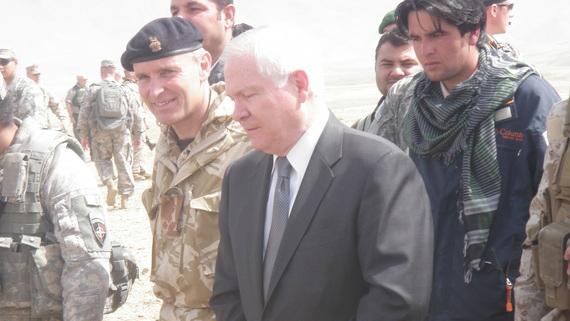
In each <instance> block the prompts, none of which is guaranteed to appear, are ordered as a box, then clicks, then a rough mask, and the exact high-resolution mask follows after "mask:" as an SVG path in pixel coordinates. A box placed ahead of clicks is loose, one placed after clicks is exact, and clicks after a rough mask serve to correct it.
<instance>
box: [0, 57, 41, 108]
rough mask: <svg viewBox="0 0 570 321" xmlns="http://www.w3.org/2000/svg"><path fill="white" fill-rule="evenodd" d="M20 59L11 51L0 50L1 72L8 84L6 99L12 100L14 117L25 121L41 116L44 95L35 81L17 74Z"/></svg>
mask: <svg viewBox="0 0 570 321" xmlns="http://www.w3.org/2000/svg"><path fill="white" fill-rule="evenodd" d="M17 68H18V59H17V58H16V54H15V53H14V52H13V51H12V50H10V49H0V72H1V73H2V77H3V78H4V82H5V83H6V95H5V97H4V99H9V100H12V102H11V103H10V104H11V105H13V106H14V108H15V109H14V116H15V117H17V118H19V119H25V118H26V117H28V116H33V117H35V116H36V114H41V112H39V110H40V109H41V108H43V103H44V100H43V94H42V91H41V89H40V87H38V85H36V84H35V83H34V82H33V81H31V80H30V79H28V78H26V77H22V76H20V75H18V74H17V73H16V70H17Z"/></svg>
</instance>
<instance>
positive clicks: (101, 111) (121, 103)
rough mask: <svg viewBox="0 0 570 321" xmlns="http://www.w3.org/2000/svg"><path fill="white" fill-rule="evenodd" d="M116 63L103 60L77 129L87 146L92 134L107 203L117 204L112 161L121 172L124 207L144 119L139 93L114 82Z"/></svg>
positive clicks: (125, 206) (82, 109) (131, 183)
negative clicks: (133, 144)
mask: <svg viewBox="0 0 570 321" xmlns="http://www.w3.org/2000/svg"><path fill="white" fill-rule="evenodd" d="M115 74H116V73H115V64H114V63H113V62H112V61H110V60H103V61H101V79H102V81H101V82H98V83H95V84H92V85H91V86H90V87H89V93H88V96H87V99H86V100H85V101H84V104H83V105H82V106H81V108H80V111H79V121H78V125H77V127H78V129H79V135H80V138H81V145H82V146H83V147H84V148H88V146H89V143H88V140H87V137H88V135H89V134H91V139H92V142H91V148H92V149H93V156H94V158H95V159H94V161H95V163H96V166H97V169H98V170H99V171H100V172H99V175H100V177H101V181H102V182H103V184H105V186H106V187H107V205H108V206H111V207H112V206H114V205H115V199H116V195H117V188H115V185H114V170H113V161H114V163H115V167H116V168H117V172H118V173H117V174H118V192H119V194H120V195H121V208H123V209H124V208H127V202H128V199H129V197H130V195H131V194H132V193H133V190H134V178H133V173H132V168H131V162H132V147H131V132H132V133H133V137H132V140H134V141H139V140H140V133H141V119H140V117H139V115H138V112H137V111H138V110H137V109H138V108H132V106H134V105H135V104H136V101H135V100H136V99H137V98H136V96H134V95H133V94H132V92H131V91H129V90H126V89H125V88H124V87H123V86H121V84H119V83H118V82H116V81H115Z"/></svg>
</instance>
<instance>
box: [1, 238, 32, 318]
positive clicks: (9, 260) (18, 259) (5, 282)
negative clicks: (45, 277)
mask: <svg viewBox="0 0 570 321" xmlns="http://www.w3.org/2000/svg"><path fill="white" fill-rule="evenodd" d="M29 264H30V253H29V252H14V251H12V250H11V249H4V248H2V249H0V285H1V288H2V293H1V296H0V309H2V308H13V309H20V308H29V307H30V305H31V297H30V290H29V289H30V287H31V285H30V273H29V271H30V270H29ZM22 289H24V291H22ZM26 289H27V290H26Z"/></svg>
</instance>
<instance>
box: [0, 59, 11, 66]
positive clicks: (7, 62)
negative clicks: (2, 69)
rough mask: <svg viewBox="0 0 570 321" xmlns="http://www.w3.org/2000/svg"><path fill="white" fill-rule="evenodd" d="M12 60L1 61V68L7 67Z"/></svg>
mask: <svg viewBox="0 0 570 321" xmlns="http://www.w3.org/2000/svg"><path fill="white" fill-rule="evenodd" d="M10 61H12V59H0V66H6V65H7V64H9V63H10Z"/></svg>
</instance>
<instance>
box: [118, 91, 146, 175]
mask: <svg viewBox="0 0 570 321" xmlns="http://www.w3.org/2000/svg"><path fill="white" fill-rule="evenodd" d="M123 86H125V88H127V89H128V90H130V91H131V92H132V93H133V95H134V97H135V98H136V100H135V101H134V104H133V108H136V109H137V110H138V111H137V113H138V114H139V116H140V118H141V128H140V131H141V133H140V134H139V136H140V142H139V144H138V145H137V146H134V145H133V165H132V170H133V175H138V176H139V177H145V176H144V175H149V174H148V172H149V171H148V170H147V169H146V166H145V162H144V160H143V159H142V157H143V151H144V150H143V149H144V144H143V142H144V141H146V139H147V137H146V133H145V132H146V131H147V130H148V125H147V120H146V119H147V117H146V112H147V111H146V106H145V105H144V104H143V102H142V100H141V98H140V94H139V87H138V86H137V83H136V82H133V81H130V80H125V81H124V82H123ZM148 177H150V176H146V178H148Z"/></svg>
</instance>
